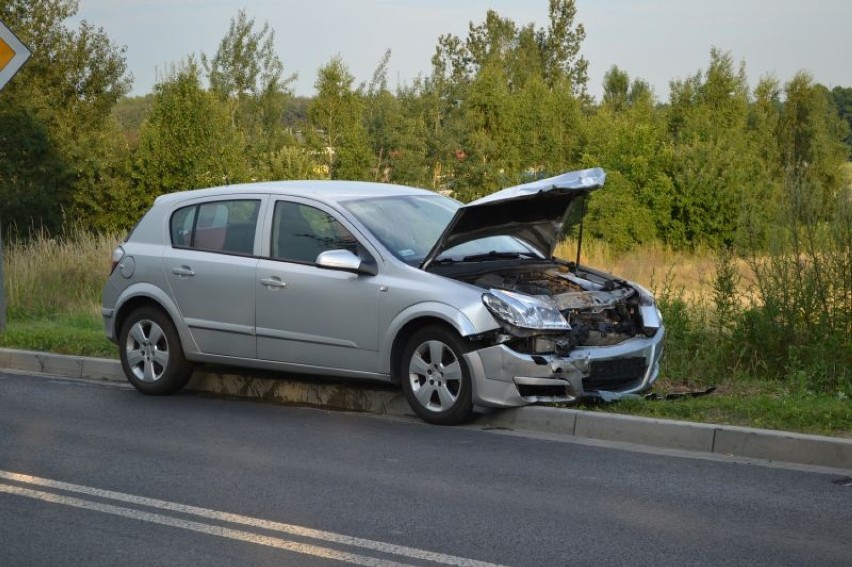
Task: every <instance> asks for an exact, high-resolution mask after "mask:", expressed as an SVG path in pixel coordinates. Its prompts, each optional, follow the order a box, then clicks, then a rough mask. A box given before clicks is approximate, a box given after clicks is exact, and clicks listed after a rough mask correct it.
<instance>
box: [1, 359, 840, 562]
mask: <svg viewBox="0 0 852 567" xmlns="http://www.w3.org/2000/svg"><path fill="white" fill-rule="evenodd" d="M847 480H848V479H847ZM842 481H843V477H842V476H841V475H838V474H826V473H824V472H817V471H813V470H793V469H790V468H779V467H770V466H764V465H760V464H749V463H745V462H734V461H726V460H724V459H721V460H720V459H704V458H697V457H689V456H684V455H679V456H672V455H666V454H654V453H649V452H639V451H633V450H623V449H620V448H614V447H606V446H593V445H589V444H583V443H577V442H575V441H559V440H553V439H548V438H535V437H521V436H517V435H511V434H506V433H504V432H500V431H483V430H482V429H481V428H477V427H475V426H470V427H465V428H441V427H435V426H428V425H425V424H422V423H420V422H414V421H406V420H398V419H397V420H394V419H383V418H376V417H370V416H363V415H356V414H345V413H333V412H326V411H320V410H312V409H305V408H293V407H281V406H274V405H266V404H259V403H251V402H244V401H236V400H223V399H215V398H209V397H203V396H199V395H191V394H187V395H178V396H173V397H168V398H152V397H145V396H142V395H140V394H137V393H136V392H135V391H134V390H131V389H129V388H128V387H123V386H119V385H110V384H97V383H91V382H82V381H74V380H64V379H52V378H45V377H37V376H23V375H13V374H2V373H0V565H8V566H18V565H85V566H95V565H127V564H135V565H192V566H197V565H336V564H344V563H349V564H356V565H377V566H385V565H387V566H390V565H398V564H404V565H455V566H463V565H469V566H471V567H476V566H482V567H484V566H485V565H487V564H501V565H513V566H523V565H529V566H550V565H554V566H563V565H565V566H580V565H595V566H602V565H654V566H664V565H673V566H684V565H708V566H711V565H712V566H714V567H719V566H724V565H749V566H759V565H771V566H777V565H807V566H831V565H837V566H844V567H848V566H849V565H852V482H849V483H848V484H850V486H844V484H845V483H844V482H842Z"/></svg>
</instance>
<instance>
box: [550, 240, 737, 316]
mask: <svg viewBox="0 0 852 567" xmlns="http://www.w3.org/2000/svg"><path fill="white" fill-rule="evenodd" d="M556 255H557V256H559V257H561V258H566V259H569V260H574V259H576V255H577V244H576V242H574V241H570V240H564V241H562V242H561V243H560V244H559V245H558V246H557V247H556ZM580 261H581V263H582V264H585V265H588V266H592V267H595V268H598V269H601V270H603V271H605V272H609V273H611V274H615V275H617V276H619V277H622V278H625V279H628V280H631V281H634V282H637V283H639V284H641V285H643V286H645V287H646V288H648V289H650V290H652V291H660V290H661V289H663V288H667V289H669V290H672V291H675V292H677V295H678V296H679V297H682V298H684V299H687V300H694V301H697V302H701V301H703V300H705V299H707V298H708V297H710V295H711V294H712V291H713V281H714V277H715V274H716V262H717V257H716V255H715V253H714V252H713V251H712V250H700V251H698V252H685V251H681V250H672V249H670V248H667V247H665V246H663V245H662V244H653V245H647V246H643V247H641V248H636V249H634V250H631V251H629V252H623V253H620V254H617V253H615V252H613V251H612V249H611V248H610V247H609V245H607V243H606V242H603V241H600V240H587V241H585V242H583V253H582V257H581V259H580ZM733 261H734V262H735V264H736V266H737V269H738V271H739V274H740V277H741V281H740V284H741V287H742V289H741V291H743V292H745V291H746V289H747V288H748V286H749V283H750V282H751V281H752V279H753V278H752V271H751V269H750V268H749V266H748V265H747V264H746V262H745V261H743V260H741V259H734V260H733ZM741 297H744V295H743V296H741Z"/></svg>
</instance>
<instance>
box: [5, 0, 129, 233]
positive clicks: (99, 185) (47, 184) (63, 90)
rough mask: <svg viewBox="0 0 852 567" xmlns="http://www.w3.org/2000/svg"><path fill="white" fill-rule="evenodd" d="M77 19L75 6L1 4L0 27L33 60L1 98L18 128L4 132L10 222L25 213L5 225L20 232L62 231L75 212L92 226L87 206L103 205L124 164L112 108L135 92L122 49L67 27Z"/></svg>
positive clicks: (21, 0)
mask: <svg viewBox="0 0 852 567" xmlns="http://www.w3.org/2000/svg"><path fill="white" fill-rule="evenodd" d="M76 13H77V2H76V1H74V0H6V1H4V2H3V3H2V4H0V20H2V21H3V22H5V23H6V24H7V25H8V26H10V27H11V28H12V29H14V30H15V33H16V34H17V35H18V36H19V37H20V38H21V40H22V41H23V42H24V43H25V44H26V45H28V46H29V48H30V50H31V51H32V53H33V55H32V58H31V59H30V61H28V62H27V64H26V66H25V67H24V68H23V69H22V70H21V72H20V74H19V75H18V76H17V77H15V80H14V81H12V82H11V83H10V84H8V85H7V86H6V88H5V89H4V90H3V94H2V96H3V109H2V114H3V118H2V120H3V121H4V122H5V123H6V124H14V125H15V129H14V130H6V129H4V134H5V135H4V136H3V139H2V141H3V144H4V145H5V147H3V148H0V160H4V163H3V164H2V165H0V170H2V171H3V172H4V173H3V177H2V178H0V196H2V200H3V202H4V203H8V205H4V208H7V207H8V208H7V210H8V211H10V213H9V214H10V215H11V210H12V209H13V208H15V207H17V210H21V211H26V212H25V213H23V214H24V215H25V216H24V217H19V218H11V219H7V221H9V220H11V221H15V222H17V223H19V224H20V226H21V227H23V226H29V225H30V224H34V225H41V226H45V227H47V228H49V229H52V230H56V229H58V228H59V226H60V225H61V224H62V221H63V214H64V213H69V214H70V213H72V211H77V212H78V213H79V214H77V215H75V216H77V217H78V218H79V217H80V216H82V220H83V221H84V222H85V221H91V220H93V219H92V218H91V217H90V216H89V213H90V212H91V211H90V209H88V208H87V206H86V203H89V202H91V201H92V200H97V199H99V198H100V196H101V195H102V193H103V191H104V186H105V181H106V180H107V179H111V178H112V172H113V171H115V168H116V167H119V163H120V161H121V159H123V158H122V156H121V155H120V140H119V138H118V132H117V127H116V124H115V122H114V120H113V119H112V117H111V109H112V107H113V105H114V104H115V103H116V101H117V100H118V99H119V98H120V97H122V96H123V95H125V94H126V93H127V92H128V90H129V89H130V82H131V79H130V77H129V76H128V75H127V74H126V63H125V57H124V48H120V47H117V46H116V45H114V44H113V43H112V42H111V41H110V39H109V37H108V36H107V35H106V33H105V32H104V31H103V29H101V28H96V27H95V26H93V25H92V24H90V23H89V22H86V21H83V22H81V23H80V24H79V26H78V27H77V28H76V29H70V28H68V27H66V26H65V24H64V22H65V21H66V20H67V19H68V18H70V17H72V16H74V15H75V14H76ZM7 144H8V145H7ZM116 148H119V153H116ZM22 188H26V192H27V195H26V197H24V196H23V195H22V194H21V190H22ZM22 199H24V200H22Z"/></svg>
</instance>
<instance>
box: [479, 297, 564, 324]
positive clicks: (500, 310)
mask: <svg viewBox="0 0 852 567" xmlns="http://www.w3.org/2000/svg"><path fill="white" fill-rule="evenodd" d="M482 302H483V303H484V304H485V306H486V307H487V308H488V310H489V311H490V312H491V314H492V315H494V317H495V318H496V319H497V320H498V321H500V322H501V323H505V324H506V325H508V326H509V327H510V328H509V329H508V330H509V331H515V334H518V333H517V331H519V330H520V331H521V333H522V334H532V333H531V332H530V331H568V330H570V329H571V325H569V324H568V321H566V320H565V318H564V317H563V316H562V314H561V313H560V312H559V311H558V310H557V309H556V308H555V307H553V306H552V305H548V304H547V303H545V302H543V301H541V300H540V299H536V298H535V297H532V296H529V295H524V294H521V293H513V292H511V291H505V290H501V289H491V290H489V291H488V293H483V294H482ZM524 331H526V333H524Z"/></svg>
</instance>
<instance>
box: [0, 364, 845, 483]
mask: <svg viewBox="0 0 852 567" xmlns="http://www.w3.org/2000/svg"><path fill="white" fill-rule="evenodd" d="M3 368H5V369H11V370H19V371H25V372H38V373H44V374H53V375H60V376H68V377H72V378H81V379H87V380H106V381H111V382H122V383H123V382H125V377H124V373H123V372H122V370H121V364H120V363H119V362H118V361H117V360H105V359H100V358H89V357H80V356H67V355H61V354H50V353H42V352H32V351H22V350H15V349H5V348H0V369H3ZM187 389H188V390H191V391H196V392H206V393H210V394H214V395H218V396H233V397H241V398H251V399H258V400H268V401H273V402H277V403H284V404H294V405H307V406H315V407H323V408H327V409H332V410H346V411H359V412H369V413H375V414H382V415H392V416H411V415H413V414H412V412H411V410H410V409H409V408H408V404H407V403H406V402H405V399H404V397H403V395H402V394H401V393H400V392H399V391H397V390H390V389H382V388H378V387H371V386H369V385H367V386H365V385H364V384H362V383H337V382H331V381H327V380H322V379H319V380H311V381H307V380H299V379H283V378H272V377H268V376H258V375H251V374H238V373H234V372H229V371H225V370H221V371H219V370H210V369H207V368H202V369H199V370H197V371H196V372H195V374H194V375H193V377H192V380H190V383H189V384H188V386H187ZM476 424H477V425H481V426H485V427H494V428H506V429H517V430H525V431H538V432H544V433H555V434H560V435H571V436H575V437H582V438H587V439H597V440H602V441H618V442H624V443H635V444H639V445H649V446H652V447H663V448H669V449H680V450H687V451H699V452H703V453H712V454H719V455H732V456H737V457H748V458H757V459H766V460H771V461H782V462H787V463H797V464H804V465H817V466H823V467H832V468H839V469H849V470H852V439H839V438H835V437H823V436H819V435H804V434H800V433H790V432H786V431H772V430H766V429H754V428H750V427H735V426H730V425H713V424H705V423H692V422H685V421H674V420H667V419H652V418H645V417H635V416H629V415H621V414H613V413H605V412H595V411H583V410H576V409H563V408H551V407H534V406H530V407H523V408H513V409H506V410H500V411H496V412H494V413H491V414H488V415H484V416H480V417H479V418H478V419H477V420H476Z"/></svg>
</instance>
